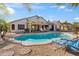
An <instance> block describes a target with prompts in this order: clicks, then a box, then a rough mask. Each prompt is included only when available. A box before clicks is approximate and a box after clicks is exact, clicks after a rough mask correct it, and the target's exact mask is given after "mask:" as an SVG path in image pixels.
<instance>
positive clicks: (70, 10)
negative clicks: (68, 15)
mask: <svg viewBox="0 0 79 59" xmlns="http://www.w3.org/2000/svg"><path fill="white" fill-rule="evenodd" d="M65 11H69V12H72V11H73V9H65Z"/></svg>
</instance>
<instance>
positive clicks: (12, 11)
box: [7, 7, 15, 14]
mask: <svg viewBox="0 0 79 59" xmlns="http://www.w3.org/2000/svg"><path fill="white" fill-rule="evenodd" d="M7 10H8V13H9V14H14V13H15V10H14V9H13V8H10V7H7Z"/></svg>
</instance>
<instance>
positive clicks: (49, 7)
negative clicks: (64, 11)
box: [49, 5, 58, 8]
mask: <svg viewBox="0 0 79 59" xmlns="http://www.w3.org/2000/svg"><path fill="white" fill-rule="evenodd" d="M56 7H58V6H56V5H54V6H50V7H49V8H56Z"/></svg>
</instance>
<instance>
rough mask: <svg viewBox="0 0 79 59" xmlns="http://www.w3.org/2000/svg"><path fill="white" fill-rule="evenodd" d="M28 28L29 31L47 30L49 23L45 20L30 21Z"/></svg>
mask: <svg viewBox="0 0 79 59" xmlns="http://www.w3.org/2000/svg"><path fill="white" fill-rule="evenodd" d="M27 28H28V29H29V32H39V31H45V30H47V29H48V24H47V23H44V22H37V21H28V22H27Z"/></svg>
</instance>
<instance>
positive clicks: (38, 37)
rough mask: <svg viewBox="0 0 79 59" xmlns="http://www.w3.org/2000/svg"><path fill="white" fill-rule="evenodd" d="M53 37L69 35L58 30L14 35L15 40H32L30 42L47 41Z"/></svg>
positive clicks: (68, 37)
mask: <svg viewBox="0 0 79 59" xmlns="http://www.w3.org/2000/svg"><path fill="white" fill-rule="evenodd" d="M53 38H66V39H70V36H68V35H65V34H64V33H60V32H53V33H52V32H51V33H34V34H24V35H21V36H16V37H15V39H16V40H21V41H32V42H44V41H49V40H51V39H53Z"/></svg>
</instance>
